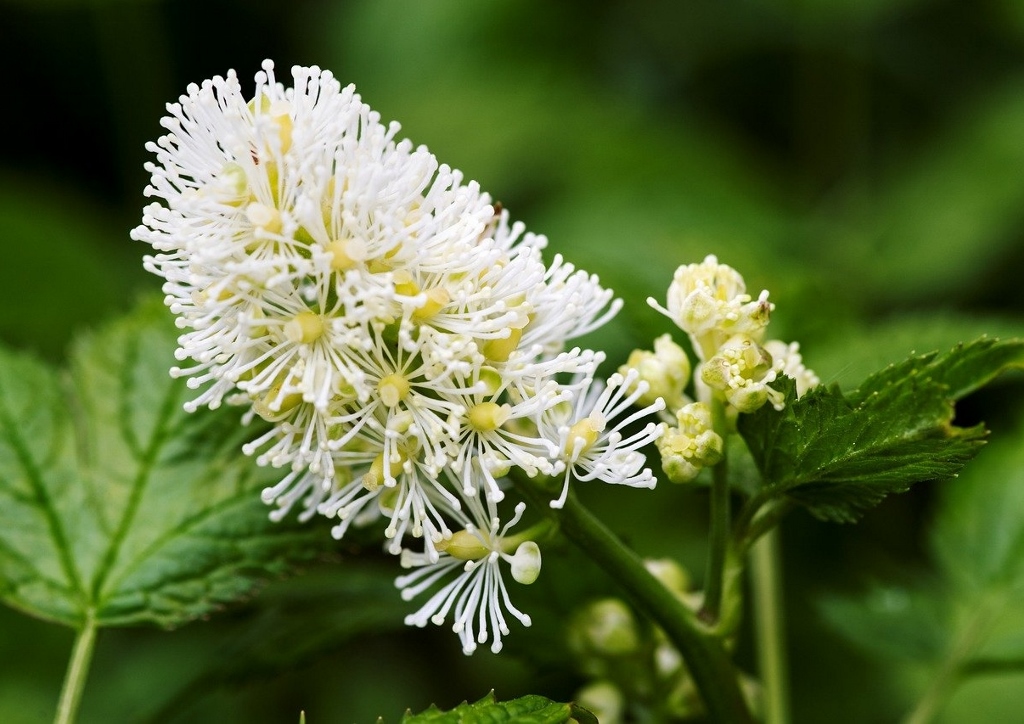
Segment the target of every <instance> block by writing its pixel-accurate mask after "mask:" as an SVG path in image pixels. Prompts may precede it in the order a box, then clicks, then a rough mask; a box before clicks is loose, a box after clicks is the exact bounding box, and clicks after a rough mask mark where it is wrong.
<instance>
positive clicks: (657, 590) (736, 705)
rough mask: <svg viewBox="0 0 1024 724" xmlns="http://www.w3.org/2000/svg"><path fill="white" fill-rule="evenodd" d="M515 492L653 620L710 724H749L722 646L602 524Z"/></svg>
mask: <svg viewBox="0 0 1024 724" xmlns="http://www.w3.org/2000/svg"><path fill="white" fill-rule="evenodd" d="M517 486H518V488H519V489H520V491H521V492H522V493H523V495H524V497H526V498H527V499H528V500H529V501H530V503H532V504H533V505H534V506H536V507H537V508H538V509H541V510H545V511H546V512H547V513H548V514H549V515H552V516H553V517H555V518H556V519H557V520H558V522H559V527H560V529H561V531H562V532H563V533H564V534H565V536H566V537H567V538H568V539H569V540H571V541H572V542H573V543H574V544H576V545H577V546H578V547H579V548H580V549H581V550H583V552H584V553H586V554H587V555H588V556H589V557H590V558H591V560H593V561H594V562H595V563H596V564H597V565H598V566H600V567H601V568H603V569H604V570H605V572H607V573H608V574H609V575H610V576H611V577H612V578H614V579H615V580H616V581H618V583H619V584H620V585H621V586H622V587H623V588H624V589H625V591H626V594H627V595H628V596H629V598H630V599H631V600H632V601H633V603H634V604H635V605H636V607H637V608H638V609H639V610H640V611H642V612H643V613H645V614H647V615H648V616H650V617H651V619H652V620H653V621H654V622H656V623H657V624H658V625H659V626H660V627H661V628H662V629H663V630H664V631H665V633H666V634H667V635H668V637H669V639H670V640H671V641H672V643H673V644H675V646H676V648H678V649H679V652H680V653H681V654H682V655H683V658H685V659H686V664H687V666H688V668H689V670H690V674H691V675H692V676H693V680H694V682H695V683H696V685H697V689H698V690H699V691H700V694H701V697H702V698H703V700H704V704H705V706H706V707H707V710H708V713H709V715H710V718H711V720H712V721H715V722H721V723H729V722H752V721H753V719H752V718H751V715H750V712H749V710H748V709H747V704H746V701H745V700H744V699H743V694H742V692H741V691H740V687H739V677H738V672H737V671H736V668H735V666H734V665H733V663H732V661H731V660H730V658H729V655H728V654H727V653H726V651H725V649H724V648H723V647H722V644H721V642H720V641H719V640H718V639H716V638H715V637H714V636H713V635H711V634H710V633H709V632H707V631H706V630H704V629H703V628H702V627H701V624H700V623H699V622H698V621H697V618H696V616H694V614H693V612H691V611H690V610H689V609H688V608H686V606H684V605H683V603H682V602H681V601H680V600H679V599H678V598H676V596H675V595H673V594H672V593H671V592H670V591H669V590H668V589H667V588H666V587H665V586H664V585H662V583H661V582H660V581H658V579H656V578H655V577H654V576H652V575H651V574H650V573H649V572H648V571H647V569H646V568H645V567H644V564H643V561H641V560H640V558H639V556H637V555H636V553H634V552H633V551H632V550H630V549H629V548H627V547H626V546H625V545H624V544H623V543H622V541H621V540H619V539H618V537H616V535H615V534H614V533H612V532H611V531H610V530H609V529H608V528H607V527H606V526H605V525H604V524H603V523H602V522H601V521H600V520H598V519H597V518H596V517H594V515H593V514H592V513H591V512H590V511H589V510H587V509H586V508H585V507H583V505H582V504H581V503H580V502H579V500H578V499H577V498H576V495H575V493H573V492H572V491H570V492H569V496H568V498H567V499H566V501H565V506H564V507H563V508H562V509H561V511H554V510H551V508H550V507H549V505H548V498H547V497H545V496H543V495H541V494H539V493H538V491H537V490H536V488H534V487H533V485H532V484H531V483H530V482H528V481H517Z"/></svg>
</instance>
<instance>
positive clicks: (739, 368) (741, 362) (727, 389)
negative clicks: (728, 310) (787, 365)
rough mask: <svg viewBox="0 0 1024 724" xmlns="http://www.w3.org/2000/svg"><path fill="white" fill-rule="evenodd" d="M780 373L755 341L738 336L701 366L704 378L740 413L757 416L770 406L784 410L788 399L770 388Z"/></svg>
mask: <svg viewBox="0 0 1024 724" xmlns="http://www.w3.org/2000/svg"><path fill="white" fill-rule="evenodd" d="M780 369H781V367H776V366H775V364H774V360H773V359H772V356H771V355H770V354H768V352H766V351H765V350H764V348H763V347H761V346H760V345H759V344H758V343H757V342H755V341H754V340H753V339H752V338H751V337H749V336H747V335H745V334H737V335H735V336H734V337H730V338H729V339H728V340H727V341H726V342H725V343H724V344H723V345H722V346H721V347H720V348H719V350H718V353H717V354H715V356H714V357H712V358H711V359H709V360H708V361H706V362H705V363H704V364H703V365H701V368H700V378H701V380H702V381H703V382H704V384H706V385H707V386H708V387H710V388H711V389H713V390H717V391H718V392H719V393H720V394H721V395H722V396H723V397H725V399H726V401H727V402H728V403H729V404H730V405H732V406H733V407H735V408H736V409H737V410H739V411H740V412H754V411H755V410H757V409H759V408H760V407H761V406H763V405H764V403H766V402H771V403H772V406H773V407H774V408H775V409H776V410H781V409H782V408H783V407H784V406H785V398H784V397H783V395H782V393H781V392H779V391H778V390H776V389H773V388H772V387H770V386H769V385H770V384H771V383H772V382H774V381H775V378H776V377H777V376H778V374H779V371H780Z"/></svg>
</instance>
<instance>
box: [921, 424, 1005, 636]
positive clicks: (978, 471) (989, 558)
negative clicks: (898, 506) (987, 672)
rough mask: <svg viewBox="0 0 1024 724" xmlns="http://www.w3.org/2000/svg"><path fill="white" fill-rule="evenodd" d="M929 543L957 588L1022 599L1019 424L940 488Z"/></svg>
mask: <svg viewBox="0 0 1024 724" xmlns="http://www.w3.org/2000/svg"><path fill="white" fill-rule="evenodd" d="M931 546H932V550H933V551H934V552H935V556H936V558H937V559H938V560H939V562H940V563H941V565H942V569H943V571H944V572H945V573H946V575H947V576H948V577H949V578H950V579H951V580H953V581H955V582H956V583H957V584H958V585H959V586H961V587H962V588H963V589H965V590H973V591H990V590H993V589H998V590H1001V591H1003V592H1005V594H1006V595H1015V596H1018V597H1020V598H1021V599H1022V600H1024V429H1018V430H1015V431H1013V432H1012V433H1011V434H1009V435H1006V436H1004V437H1002V438H1000V439H999V440H998V441H997V442H996V443H994V444H993V445H992V447H991V448H989V449H988V450H986V451H985V454H984V455H982V456H980V457H979V459H978V461H977V463H976V464H975V465H973V466H972V469H971V475H970V477H969V479H967V480H961V481H959V483H958V484H957V485H954V486H949V487H947V488H944V489H943V490H942V498H941V507H940V509H939V513H938V515H937V517H936V520H935V525H934V527H933V529H932V536H931ZM1021 653H1022V654H1024V648H1022V650H1021Z"/></svg>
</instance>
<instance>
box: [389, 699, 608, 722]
mask: <svg viewBox="0 0 1024 724" xmlns="http://www.w3.org/2000/svg"><path fill="white" fill-rule="evenodd" d="M570 721H576V722H579V724H597V719H596V718H595V717H594V715H593V714H591V713H590V712H589V711H587V710H586V709H584V708H582V707H579V706H576V705H574V704H557V703H555V702H553V701H551V700H550V699H545V698H544V697H543V696H523V697H520V698H518V699H513V700H512V701H506V702H499V701H496V700H495V698H494V692H493V691H492V692H491V693H489V694H488V695H487V696H485V697H484V698H483V699H481V700H480V701H477V702H475V703H473V704H470V703H468V702H463V703H461V704H459V705H458V706H457V707H455V708H454V709H451V710H449V711H441V710H440V709H438V708H437V707H436V706H432V707H430V708H429V709H427V710H426V711H424V712H422V713H420V714H411V713H410V714H406V715H405V716H404V717H402V723H403V724H501V723H502V722H518V723H519V724H565V723H566V722H570Z"/></svg>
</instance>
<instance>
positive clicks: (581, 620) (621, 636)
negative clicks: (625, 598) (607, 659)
mask: <svg viewBox="0 0 1024 724" xmlns="http://www.w3.org/2000/svg"><path fill="white" fill-rule="evenodd" d="M570 642H571V643H572V644H573V647H574V648H576V649H577V650H578V651H579V652H580V653H588V652H589V653H595V654H601V655H604V656H622V655H624V654H630V653H633V652H634V651H636V650H637V648H638V647H639V646H640V633H639V631H638V629H637V625H636V619H635V618H634V617H633V612H632V611H631V610H630V609H629V607H628V606H627V605H626V604H625V603H623V602H622V601H621V600H619V599H617V598H603V599H601V600H599V601H594V602H593V603H591V604H589V605H587V606H586V607H584V608H583V609H582V610H581V611H579V612H578V613H577V614H576V616H575V617H574V620H573V623H572V625H571V626H570Z"/></svg>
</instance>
